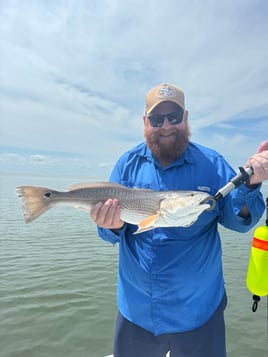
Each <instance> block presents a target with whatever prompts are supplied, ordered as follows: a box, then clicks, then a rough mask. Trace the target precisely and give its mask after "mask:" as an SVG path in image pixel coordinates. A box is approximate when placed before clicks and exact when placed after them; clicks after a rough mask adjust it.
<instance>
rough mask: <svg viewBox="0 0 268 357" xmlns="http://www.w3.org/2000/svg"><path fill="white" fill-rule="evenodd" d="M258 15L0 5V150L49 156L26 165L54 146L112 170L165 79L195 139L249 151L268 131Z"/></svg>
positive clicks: (192, 7) (238, 9)
mask: <svg viewBox="0 0 268 357" xmlns="http://www.w3.org/2000/svg"><path fill="white" fill-rule="evenodd" d="M267 10H268V5H267V2H266V1H265V0H257V1H256V2H252V1H250V0H237V1H236V2H233V1H231V0H227V1H225V2H224V3H220V2H216V1H212V0H206V1H202V2H197V1H195V2H191V1H188V0H187V1H186V0H181V1H177V0H176V1H175V0H167V1H166V2H163V1H160V0H155V1H147V2H144V1H141V0H136V1H135V2H134V1H133V2H126V1H123V0H100V1H84V0H64V1H63V0H62V1H61V0H60V1H56V2H52V1H49V2H48V1H45V0H40V1H38V2H36V1H34V0H28V1H27V2H26V4H25V2H21V1H19V0H14V1H12V2H10V1H7V0H2V1H1V3H0V46H1V48H0V51H1V71H0V115H1V119H0V120H1V128H0V139H1V145H2V146H4V147H8V148H10V151H11V152H17V150H18V149H20V150H21V151H22V152H23V151H27V152H28V151H29V150H31V151H32V153H31V154H32V155H35V154H36V153H41V154H38V155H44V154H43V153H45V154H46V153H48V155H47V156H48V157H49V158H47V157H44V158H43V160H41V161H38V160H33V161H32V162H34V163H35V165H37V163H40V164H41V162H42V165H43V167H44V166H45V165H50V167H52V166H51V165H52V162H53V161H52V157H53V156H55V157H60V155H59V154H58V155H57V153H66V154H67V153H69V154H70V155H71V156H70V157H71V158H73V157H76V159H75V160H73V161H71V159H70V162H69V164H70V165H74V167H77V166H78V165H80V167H84V168H87V169H92V170H94V168H95V167H96V168H97V167H99V166H100V164H101V163H105V162H107V163H111V164H109V165H108V167H110V166H111V165H112V164H113V162H114V160H115V159H116V158H117V157H118V155H119V154H120V153H121V152H123V151H124V150H126V149H127V148H129V147H131V146H133V145H135V144H136V143H138V142H139V141H141V140H143V128H142V125H143V124H142V114H143V106H144V99H145V94H146V92H147V90H148V89H150V88H151V87H152V86H154V85H156V84H158V83H160V82H163V81H168V82H172V83H174V84H177V85H179V86H182V87H183V88H184V89H185V92H186V103H187V107H188V108H189V112H190V124H191V126H192V131H193V138H194V139H195V140H196V141H201V142H202V143H204V144H209V146H211V145H213V146H215V148H216V149H218V150H223V151H222V152H223V154H224V155H225V154H226V155H227V156H228V155H229V156H231V150H234V148H235V147H237V145H241V147H242V149H244V151H245V152H246V151H247V150H248V149H249V148H250V149H253V148H254V147H256V146H257V144H258V143H259V142H260V141H262V140H264V139H267V137H266V134H265V133H267V132H268V127H267V125H268V124H267V121H266V122H265V121H264V120H262V118H265V117H266V118H267V113H268V102H267V97H268V89H267V88H268V85H267V83H268V82H267V79H268V78H267V73H268V64H267V58H268V47H267V46H265V44H266V43H267V42H268V38H267V37H268V22H267V18H266V14H267ZM250 118H252V119H251V120H249V119H250ZM238 120H239V121H238ZM245 120H246V121H245ZM256 121H257V122H259V121H260V123H261V125H256ZM242 122H243V123H245V124H244V125H241V123H242ZM238 123H239V124H238ZM257 126H258V128H260V129H257ZM231 129H232V130H231ZM252 132H254V137H252ZM231 134H232V135H231ZM232 137H234V138H233V139H232ZM227 142H228V143H231V142H232V143H233V145H231V144H229V145H226V143H227ZM210 144H211V145H210ZM12 148H15V149H16V150H15V149H14V150H12ZM236 151H237V150H236ZM52 153H53V154H52ZM45 156H46V155H45ZM243 157H244V152H243V150H241V156H240V158H239V157H238V158H237V160H239V159H241V160H242V158H243ZM40 158H41V157H40ZM25 160H26V159H25ZM55 160H56V159H55ZM56 161H57V160H56ZM56 161H55V162H56ZM63 161H64V160H63ZM26 162H28V163H30V161H29V159H27V160H26ZM54 167H55V169H57V168H58V167H60V165H56V164H55V166H54Z"/></svg>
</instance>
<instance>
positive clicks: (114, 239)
mask: <svg viewBox="0 0 268 357" xmlns="http://www.w3.org/2000/svg"><path fill="white" fill-rule="evenodd" d="M126 226H127V225H126V224H124V226H123V227H122V228H121V229H120V230H118V232H115V231H113V230H111V229H107V228H101V227H97V230H98V234H99V236H100V237H101V238H102V239H103V240H105V241H107V242H110V243H112V244H116V243H118V242H120V240H121V238H122V237H124V236H125V231H126V228H127V227H126Z"/></svg>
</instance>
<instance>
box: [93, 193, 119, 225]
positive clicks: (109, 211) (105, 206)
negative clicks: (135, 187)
mask: <svg viewBox="0 0 268 357" xmlns="http://www.w3.org/2000/svg"><path fill="white" fill-rule="evenodd" d="M90 215H91V218H92V219H93V221H94V222H95V223H96V224H97V225H98V226H99V227H102V228H109V229H120V228H122V227H123V225H124V221H122V220H121V219H120V206H119V204H118V200H116V199H108V200H107V201H106V202H105V203H102V202H99V203H97V204H96V205H95V206H93V207H92V209H91V211H90Z"/></svg>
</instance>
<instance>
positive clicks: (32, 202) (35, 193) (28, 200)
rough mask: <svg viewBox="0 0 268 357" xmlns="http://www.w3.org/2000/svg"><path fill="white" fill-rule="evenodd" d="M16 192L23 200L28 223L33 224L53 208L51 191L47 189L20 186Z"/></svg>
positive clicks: (25, 218)
mask: <svg viewBox="0 0 268 357" xmlns="http://www.w3.org/2000/svg"><path fill="white" fill-rule="evenodd" d="M16 192H17V194H18V196H19V197H21V198H22V207H23V213H24V220H25V222H26V223H30V222H32V221H33V220H35V219H36V218H37V217H39V216H40V215H41V214H43V213H44V212H46V211H47V210H48V209H49V208H50V207H51V201H50V196H51V190H49V189H47V188H45V187H35V186H20V187H17V189H16Z"/></svg>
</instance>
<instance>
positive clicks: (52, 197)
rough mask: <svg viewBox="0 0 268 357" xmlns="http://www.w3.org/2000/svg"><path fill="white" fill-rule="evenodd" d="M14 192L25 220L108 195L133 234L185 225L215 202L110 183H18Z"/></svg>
mask: <svg viewBox="0 0 268 357" xmlns="http://www.w3.org/2000/svg"><path fill="white" fill-rule="evenodd" d="M16 191H17V194H18V196H19V197H21V199H22V207H23V213H24V220H25V222H26V223H30V222H32V221H34V220H35V219H36V218H38V217H39V216H41V215H42V214H43V213H45V212H46V211H47V210H48V209H50V208H52V207H55V206H58V205H71V206H74V207H76V208H81V209H85V210H90V209H91V208H92V206H94V205H95V204H96V203H98V202H103V203H104V202H105V201H106V200H107V199H109V198H112V199H117V200H118V201H119V206H120V208H121V210H120V218H121V219H122V220H123V221H124V222H127V223H130V224H134V225H137V226H138V229H137V231H136V232H135V233H136V234H137V233H142V232H145V231H148V230H151V229H153V228H157V227H189V226H191V225H192V224H194V223H195V222H196V220H197V218H198V217H199V215H200V214H201V213H202V212H204V211H205V210H212V209H213V208H214V207H215V202H216V201H215V200H214V198H213V197H212V196H210V195H209V194H208V193H207V192H202V191H183V190H177V191H176V190H175V191H154V190H150V189H143V188H128V187H126V186H123V185H120V184H118V183H112V182H89V183H79V184H75V185H72V186H71V187H69V188H68V189H67V190H66V191H56V190H53V189H49V188H45V187H38V186H19V187H17V188H16Z"/></svg>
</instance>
